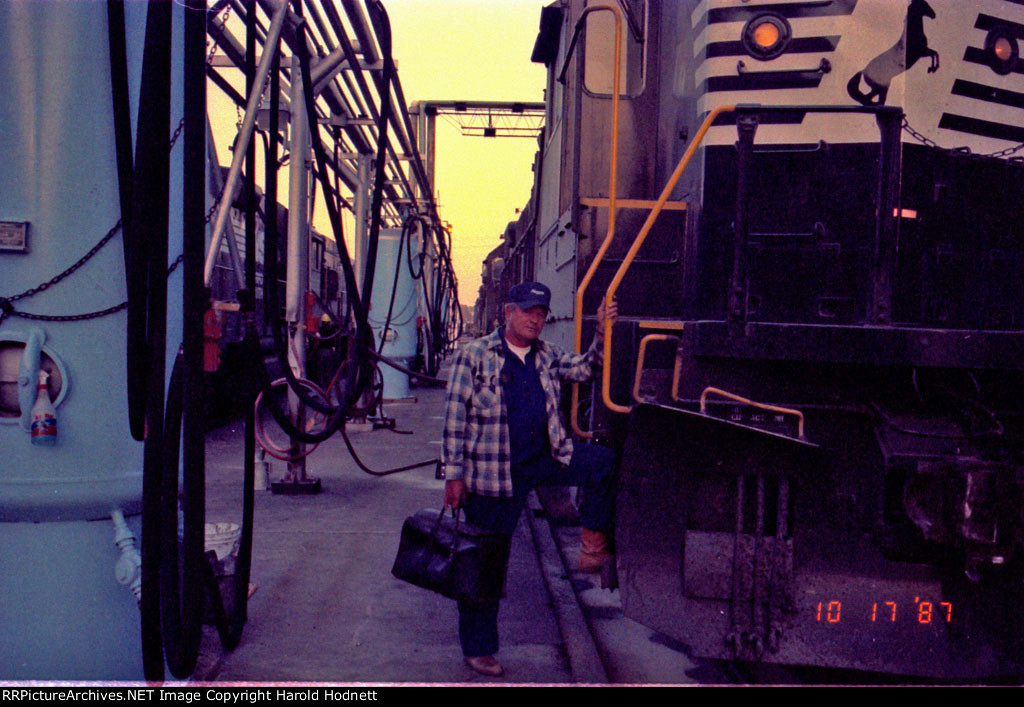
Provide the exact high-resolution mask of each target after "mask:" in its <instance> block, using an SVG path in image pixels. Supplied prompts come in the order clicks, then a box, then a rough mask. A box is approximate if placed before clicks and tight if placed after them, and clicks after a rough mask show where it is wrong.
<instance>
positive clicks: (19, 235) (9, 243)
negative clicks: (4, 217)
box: [0, 221, 28, 253]
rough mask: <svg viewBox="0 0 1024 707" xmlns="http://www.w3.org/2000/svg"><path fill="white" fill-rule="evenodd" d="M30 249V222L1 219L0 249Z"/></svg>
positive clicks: (15, 250) (18, 250)
mask: <svg viewBox="0 0 1024 707" xmlns="http://www.w3.org/2000/svg"><path fill="white" fill-rule="evenodd" d="M5 250H8V251H14V252H19V253H25V252H27V251H28V222H27V221H0V251H5Z"/></svg>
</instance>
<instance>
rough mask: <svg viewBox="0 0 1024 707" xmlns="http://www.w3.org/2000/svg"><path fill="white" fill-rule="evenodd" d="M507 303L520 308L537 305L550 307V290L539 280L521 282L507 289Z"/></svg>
mask: <svg viewBox="0 0 1024 707" xmlns="http://www.w3.org/2000/svg"><path fill="white" fill-rule="evenodd" d="M508 303H509V304H514V305H516V306H517V307H519V308H520V309H529V308H530V307H537V306H541V307H546V308H547V309H551V290H549V289H548V286H547V285H544V284H541V283H539V282H521V283H519V284H518V285H516V286H514V287H513V288H512V289H510V290H509V291H508Z"/></svg>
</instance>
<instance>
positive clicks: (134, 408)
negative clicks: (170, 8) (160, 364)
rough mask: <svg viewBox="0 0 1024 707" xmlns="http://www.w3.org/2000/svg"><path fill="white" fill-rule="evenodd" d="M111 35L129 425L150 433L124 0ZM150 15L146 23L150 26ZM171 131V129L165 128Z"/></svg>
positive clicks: (139, 436) (138, 434) (119, 0)
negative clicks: (134, 211)
mask: <svg viewBox="0 0 1024 707" xmlns="http://www.w3.org/2000/svg"><path fill="white" fill-rule="evenodd" d="M107 22H108V26H109V39H110V87H111V96H112V98H113V107H114V144H115V147H116V152H117V183H118V191H119V196H120V203H121V234H122V244H123V247H124V273H125V285H126V288H127V291H128V307H127V310H128V313H127V317H128V323H127V331H126V341H125V355H126V357H127V366H126V368H127V378H126V388H127V393H128V427H129V430H130V431H131V435H132V438H133V439H135V440H137V441H140V442H141V441H142V440H143V438H144V437H145V416H146V378H145V375H144V373H143V372H144V371H146V370H147V365H146V303H145V300H146V278H145V257H144V254H143V253H142V252H141V251H140V248H137V247H135V243H136V239H135V238H134V237H133V235H134V231H133V229H132V209H133V206H132V204H133V202H134V199H133V196H132V187H133V186H134V184H133V182H134V179H135V175H134V166H133V156H132V121H131V98H130V96H129V92H128V50H127V44H126V38H125V23H124V0H107ZM148 22H149V21H148V19H147V27H148ZM148 31H149V30H148V28H147V32H148ZM165 134H166V133H165Z"/></svg>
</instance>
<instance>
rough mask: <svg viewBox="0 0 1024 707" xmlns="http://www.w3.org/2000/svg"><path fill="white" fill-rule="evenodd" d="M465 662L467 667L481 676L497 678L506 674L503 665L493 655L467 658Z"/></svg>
mask: <svg viewBox="0 0 1024 707" xmlns="http://www.w3.org/2000/svg"><path fill="white" fill-rule="evenodd" d="M465 661H466V665H468V666H469V667H471V668H472V669H473V670H475V671H477V672H478V673H480V674H481V675H487V676H488V677H492V678H497V677H501V676H502V675H504V674H505V670H504V669H503V668H502V667H501V663H499V662H498V661H497V659H496V658H495V657H494V656H493V655H481V656H475V657H470V656H466V657H465Z"/></svg>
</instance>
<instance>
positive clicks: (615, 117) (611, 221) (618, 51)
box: [570, 5, 622, 439]
mask: <svg viewBox="0 0 1024 707" xmlns="http://www.w3.org/2000/svg"><path fill="white" fill-rule="evenodd" d="M601 10H607V11H609V12H611V13H612V14H613V15H615V69H614V72H613V78H612V144H611V169H610V170H609V172H610V173H609V176H608V235H607V236H605V239H604V242H603V243H601V247H600V248H599V249H598V251H597V254H596V255H595V256H594V260H593V262H591V263H590V268H589V269H588V270H587V274H586V275H584V276H583V280H582V281H581V282H580V286H579V288H578V289H577V290H576V312H575V320H576V321H575V326H576V330H575V338H574V341H575V350H576V353H582V347H583V293H584V292H585V291H586V289H587V286H588V285H589V284H590V280H591V279H592V278H593V277H594V273H595V272H597V266H598V265H599V264H600V263H601V260H602V259H603V258H604V254H605V252H606V251H607V250H608V246H610V245H611V243H612V238H614V237H615V197H616V189H615V183H616V181H617V180H618V170H619V80H620V76H619V74H620V71H621V68H620V66H619V64H620V62H621V58H622V10H620V9H619V8H618V7H617V6H615V5H594V6H592V7H588V8H586V9H585V10H584V11H583V13H582V14H581V15H580V19H579V22H582V21H583V18H584V17H586V16H587V15H588V14H589V13H591V12H599V11H601ZM576 61H583V57H582V56H580V57H577V59H576ZM576 90H580V87H578V86H577V87H576ZM574 226H575V224H574ZM607 309H608V307H607V305H606V306H605V311H607ZM579 400H580V384H579V383H573V384H572V412H571V414H570V420H571V422H572V430H573V432H575V433H576V434H577V435H579V436H580V437H582V438H584V439H590V438H591V437H593V436H594V433H593V432H588V431H585V430H583V429H580V422H579Z"/></svg>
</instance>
